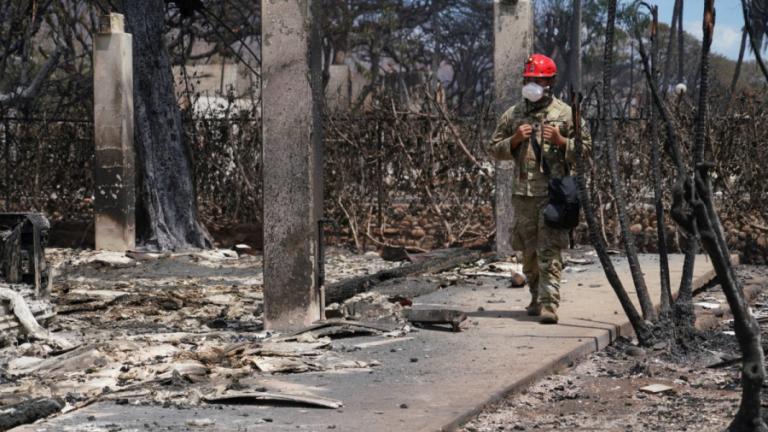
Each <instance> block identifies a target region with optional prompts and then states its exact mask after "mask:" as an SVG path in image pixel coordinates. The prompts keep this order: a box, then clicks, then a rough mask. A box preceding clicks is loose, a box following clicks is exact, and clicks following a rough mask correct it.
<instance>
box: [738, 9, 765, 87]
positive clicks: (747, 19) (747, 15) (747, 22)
mask: <svg viewBox="0 0 768 432" xmlns="http://www.w3.org/2000/svg"><path fill="white" fill-rule="evenodd" d="M741 10H742V12H743V13H744V28H745V29H746V31H747V34H748V35H749V46H750V47H752V52H753V53H754V54H755V61H757V65H758V66H760V70H761V71H762V72H763V76H764V77H765V80H766V81H768V67H766V66H765V62H764V61H763V56H762V54H761V53H760V49H761V48H762V47H761V46H760V44H759V43H758V42H757V40H756V37H755V30H754V29H753V28H752V2H750V1H749V0H741Z"/></svg>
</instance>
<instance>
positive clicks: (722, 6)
mask: <svg viewBox="0 0 768 432" xmlns="http://www.w3.org/2000/svg"><path fill="white" fill-rule="evenodd" d="M648 3H650V4H656V5H658V6H659V21H660V22H665V23H667V24H669V22H670V21H672V10H673V9H674V5H675V2H674V0H655V1H649V2H648ZM703 15H704V2H703V1H701V0H689V1H686V2H685V3H684V6H683V30H685V31H686V32H688V33H690V34H692V35H694V36H695V37H696V38H698V39H699V40H701V37H702V30H701V20H702V17H703ZM743 26H744V15H743V14H742V11H741V0H716V1H715V34H714V37H713V38H712V51H713V52H716V53H718V54H721V55H724V56H726V57H728V58H729V59H732V60H736V59H737V58H738V57H739V46H740V44H741V28H742V27H743ZM747 44H749V42H747ZM747 47H749V45H747ZM744 59H745V60H752V59H754V55H753V54H751V53H750V52H749V48H747V51H746V52H745V54H744Z"/></svg>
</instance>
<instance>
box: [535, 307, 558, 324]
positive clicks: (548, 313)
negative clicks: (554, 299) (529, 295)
mask: <svg viewBox="0 0 768 432" xmlns="http://www.w3.org/2000/svg"><path fill="white" fill-rule="evenodd" d="M557 320H558V318H557V306H555V305H553V304H549V303H547V304H543V305H541V318H539V322H540V323H541V324H557Z"/></svg>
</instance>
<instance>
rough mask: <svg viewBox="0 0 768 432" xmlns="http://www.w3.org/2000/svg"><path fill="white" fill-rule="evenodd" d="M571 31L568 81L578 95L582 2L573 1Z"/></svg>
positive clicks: (579, 0)
mask: <svg viewBox="0 0 768 432" xmlns="http://www.w3.org/2000/svg"><path fill="white" fill-rule="evenodd" d="M570 30H571V34H570V35H569V42H570V45H571V49H570V51H569V53H568V81H569V82H570V84H571V91H573V92H574V94H576V95H578V93H579V90H580V89H581V0H573V17H572V18H571V29H570ZM576 89H579V90H576ZM571 103H575V101H573V100H572V101H571Z"/></svg>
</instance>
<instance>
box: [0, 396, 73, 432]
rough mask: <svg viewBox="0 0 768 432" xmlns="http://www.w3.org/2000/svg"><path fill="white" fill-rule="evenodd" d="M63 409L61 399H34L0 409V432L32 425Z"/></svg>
mask: <svg viewBox="0 0 768 432" xmlns="http://www.w3.org/2000/svg"><path fill="white" fill-rule="evenodd" d="M62 408H64V400H63V399H61V398H53V399H51V398H35V399H30V400H27V401H24V402H20V403H17V404H15V405H11V406H9V407H4V408H2V409H0V431H6V430H9V429H12V428H15V427H16V426H21V425H24V424H28V423H33V422H35V421H37V420H39V419H41V418H45V417H48V416H49V415H51V414H55V413H57V412H59V411H61V410H62Z"/></svg>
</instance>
